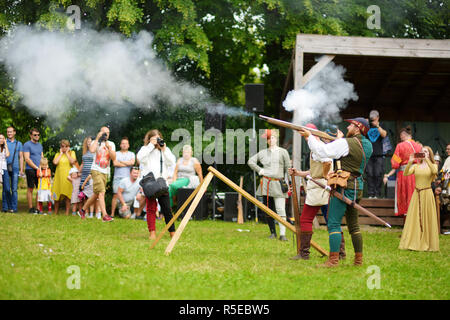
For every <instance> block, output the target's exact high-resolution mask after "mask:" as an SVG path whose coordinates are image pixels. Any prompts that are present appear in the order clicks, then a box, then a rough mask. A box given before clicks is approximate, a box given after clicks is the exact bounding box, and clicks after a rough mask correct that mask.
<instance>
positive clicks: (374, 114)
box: [369, 110, 380, 119]
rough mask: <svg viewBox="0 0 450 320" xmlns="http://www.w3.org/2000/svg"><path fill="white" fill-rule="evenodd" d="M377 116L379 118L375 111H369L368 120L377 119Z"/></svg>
mask: <svg viewBox="0 0 450 320" xmlns="http://www.w3.org/2000/svg"><path fill="white" fill-rule="evenodd" d="M379 116H380V114H379V113H378V111H377V110H372V111H370V113H369V118H370V119H372V118H376V117H379Z"/></svg>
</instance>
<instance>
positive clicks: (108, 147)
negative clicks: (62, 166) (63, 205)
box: [80, 127, 116, 222]
mask: <svg viewBox="0 0 450 320" xmlns="http://www.w3.org/2000/svg"><path fill="white" fill-rule="evenodd" d="M109 134H110V130H109V128H108V127H102V128H101V129H100V132H99V133H98V134H97V137H96V138H95V139H94V140H93V141H92V143H91V145H90V146H89V151H90V152H92V153H95V158H94V162H93V163H92V168H91V176H92V181H93V182H94V194H93V196H92V197H90V198H89V199H88V201H86V203H85V204H84V206H83V208H82V209H81V210H80V211H81V218H82V219H84V218H85V217H86V210H87V208H89V207H90V206H91V205H93V204H94V203H95V201H97V199H98V201H99V205H100V210H101V212H102V217H103V222H109V221H113V220H114V219H113V218H111V217H110V216H109V215H108V213H107V212H106V204H105V192H106V183H107V181H108V173H109V163H110V161H114V160H116V146H115V144H114V143H113V142H112V141H109V140H108V139H109Z"/></svg>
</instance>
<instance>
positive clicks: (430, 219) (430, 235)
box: [399, 146, 439, 251]
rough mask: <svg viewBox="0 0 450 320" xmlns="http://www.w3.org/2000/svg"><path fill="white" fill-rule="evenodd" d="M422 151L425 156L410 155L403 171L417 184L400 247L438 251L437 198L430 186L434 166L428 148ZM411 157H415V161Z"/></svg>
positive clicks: (434, 174) (435, 167)
mask: <svg viewBox="0 0 450 320" xmlns="http://www.w3.org/2000/svg"><path fill="white" fill-rule="evenodd" d="M422 153H423V154H424V156H425V157H424V158H419V157H416V156H415V155H414V154H411V156H410V157H409V162H408V165H407V166H406V168H405V172H404V175H405V176H408V175H412V174H414V176H415V179H416V187H415V190H414V193H413V195H412V197H411V202H410V204H409V207H408V213H407V215H406V221H405V225H404V228H403V233H402V238H401V240H400V245H399V249H404V250H415V251H439V230H438V221H437V211H436V200H435V198H434V194H433V190H432V189H431V182H432V181H433V180H434V178H435V177H436V174H437V166H436V164H435V162H434V155H433V151H432V150H431V148H430V147H428V146H425V147H423V148H422ZM414 159H417V163H415V164H413V161H414Z"/></svg>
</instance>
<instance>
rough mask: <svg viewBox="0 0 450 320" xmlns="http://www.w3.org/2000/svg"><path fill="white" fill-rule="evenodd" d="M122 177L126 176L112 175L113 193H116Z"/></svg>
mask: <svg viewBox="0 0 450 320" xmlns="http://www.w3.org/2000/svg"><path fill="white" fill-rule="evenodd" d="M123 178H126V177H114V179H113V193H117V190H118V189H119V184H120V181H122V179H123Z"/></svg>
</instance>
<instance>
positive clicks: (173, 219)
mask: <svg viewBox="0 0 450 320" xmlns="http://www.w3.org/2000/svg"><path fill="white" fill-rule="evenodd" d="M200 186H201V184H199V185H198V186H197V188H195V190H194V191H192V193H191V195H190V196H189V197H188V198H187V199H186V201H185V202H184V203H183V205H182V206H181V207H180V209H178V211H177V213H176V214H175V215H174V216H173V217H172V219H170V221H169V223H168V224H166V226H165V227H164V229H163V230H162V231H161V232H160V234H158V236H157V237H156V239H155V241H153V243H152V245H151V246H150V249H153V248H154V247H155V246H156V244H157V243H158V242H159V240H161V238H162V237H163V236H164V234H165V233H166V232H167V230H169V228H170V226H171V225H172V224H174V223H175V221H176V220H177V219H178V217H179V216H180V214H181V213H182V212H183V211H184V209H186V207H187V206H188V205H189V203H191V201H192V199H194V197H195V195H196V194H197V193H198V190H200Z"/></svg>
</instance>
